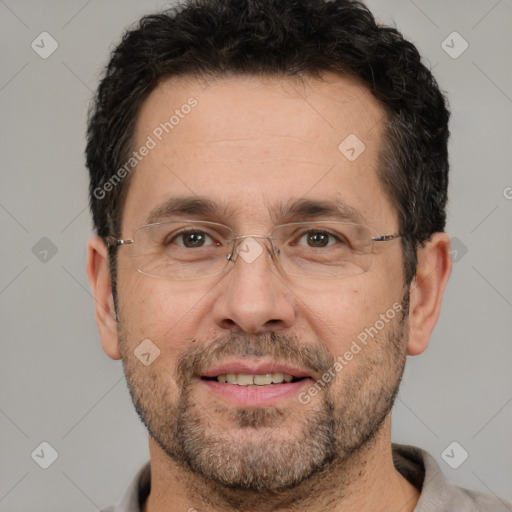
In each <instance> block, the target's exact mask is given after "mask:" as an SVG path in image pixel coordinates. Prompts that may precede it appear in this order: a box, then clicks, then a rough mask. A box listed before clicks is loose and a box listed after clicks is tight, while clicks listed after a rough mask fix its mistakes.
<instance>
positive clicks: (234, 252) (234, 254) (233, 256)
mask: <svg viewBox="0 0 512 512" xmlns="http://www.w3.org/2000/svg"><path fill="white" fill-rule="evenodd" d="M248 238H260V239H262V240H264V243H265V247H266V249H267V251H268V252H269V253H270V256H271V258H272V260H273V261H274V262H275V263H277V259H276V257H277V256H278V255H279V249H278V248H276V247H274V243H273V242H272V240H273V239H275V237H273V236H272V234H270V235H251V234H249V235H237V236H234V237H233V238H232V239H231V242H232V244H233V247H232V248H231V251H230V253H229V254H228V255H227V256H226V259H227V260H228V261H231V262H232V263H235V262H236V260H237V259H238V256H239V253H240V249H239V248H240V246H241V245H242V243H243V241H244V240H247V239H248Z"/></svg>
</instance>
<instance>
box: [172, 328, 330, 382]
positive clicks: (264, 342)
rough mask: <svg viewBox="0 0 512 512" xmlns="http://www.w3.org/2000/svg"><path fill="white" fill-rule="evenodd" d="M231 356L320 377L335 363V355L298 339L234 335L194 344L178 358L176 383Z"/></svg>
mask: <svg viewBox="0 0 512 512" xmlns="http://www.w3.org/2000/svg"><path fill="white" fill-rule="evenodd" d="M194 341H195V342H197V340H194ZM228 357H239V358H244V357H259V358H263V357H265V358H269V359H273V360H276V361H280V362H284V363H289V364H292V365H297V366H300V367H303V368H305V369H306V370H311V372H318V373H320V374H324V373H325V372H326V371H327V370H329V368H331V367H332V366H333V365H334V363H335V359H334V356H332V355H331V354H329V353H328V352H327V351H326V350H325V349H323V348H322V347H321V346H318V345H311V344H310V343H304V342H302V341H300V340H299V339H297V338H296V337H295V336H284V335H282V334H278V333H275V332H267V333H264V334H262V335H257V336H254V335H248V334H246V333H237V332H233V333H230V334H229V335H228V336H224V337H222V338H218V339H216V340H214V341H213V342H205V343H204V344H194V346H193V347H192V348H191V349H190V350H188V351H187V352H186V353H185V354H184V355H183V356H181V357H180V358H179V359H178V362H177V365H176V381H177V383H178V384H181V385H183V384H185V383H187V382H188V381H189V380H190V379H191V378H192V377H193V376H194V375H202V374H203V373H205V372H206V370H208V368H210V367H211V366H212V365H213V364H215V363H217V362H221V361H223V360H224V359H226V358H228Z"/></svg>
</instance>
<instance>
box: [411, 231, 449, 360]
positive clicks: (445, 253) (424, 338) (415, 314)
mask: <svg viewBox="0 0 512 512" xmlns="http://www.w3.org/2000/svg"><path fill="white" fill-rule="evenodd" d="M451 271H452V258H451V256H450V238H449V236H448V235H447V234H446V233H434V234H433V235H432V237H431V239H430V240H429V241H428V242H426V243H425V245H424V247H421V248H419V249H418V266H417V268H416V276H415V277H414V280H413V282H412V283H411V287H410V292H411V295H410V305H409V341H408V343H407V354H408V355H410V356H415V355H417V354H421V353H422V352H423V351H424V350H425V349H426V348H427V345H428V341H429V339H430V335H431V334H432V331H433V330H434V327H435V325H436V323H437V319H438V318H439V312H440V310H441V302H442V299H443V293H444V290H445V287H446V283H447V282H448V278H449V277H450V274H451Z"/></svg>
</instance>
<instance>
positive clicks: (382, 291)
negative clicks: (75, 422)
mask: <svg viewBox="0 0 512 512" xmlns="http://www.w3.org/2000/svg"><path fill="white" fill-rule="evenodd" d="M448 117H449V114H448V111H447V108H446V106H445V100H444V98H443V96H442V94H441V93H440V91H439V89H438V87H437V84H436V82H435V80H434V78H433V77H432V75H431V74H430V72H429V71H428V70H427V69H426V68H425V67H424V66H423V65H422V64H421V62H420V57H419V55H418V52H417V51H416V49H415V48H414V46H413V45H412V44H411V43H409V42H407V41H404V40H403V38H402V37H401V35H400V34H399V33H398V32H397V31H396V30H394V29H391V28H387V27H379V26H377V25H376V23H375V21H374V19H373V17H372V15H371V13H370V12H369V11H368V10H367V9H366V8H365V7H364V6H363V5H362V4H360V3H358V2H355V1H349V0H338V1H333V2H324V1H321V0H305V1H302V2H294V1H291V0H230V1H226V0H197V1H195V2H191V3H189V4H187V5H185V6H182V7H180V8H177V9H174V10H170V11H168V12H165V13H163V14H159V15H155V16H149V17H146V18H143V19H142V20H141V22H140V24H139V25H138V26H137V27H136V28H134V29H132V30H131V31H129V32H128V33H127V34H126V35H125V37H124V38H123V41H122V42H121V43H120V45H119V46H118V47H117V48H116V49H115V51H114V52H113V54H112V58H111V61H110V64H109V66H108V68H107V70H106V74H105V76H104V78H103V80H102V82H101V84H100V86H99V89H98V94H97V97H96V102H95V105H94V108H93V110H92V112H91V117H90V121H89V131H88V145H87V166H88V168H89V171H90V176H91V182H90V199H91V209H92V214H93V219H94V225H95V229H96V232H97V235H98V236H96V237H94V238H93V239H92V240H91V241H90V242H89V246H88V262H87V272H88V276H89V280H90V282H91V286H92V288H93V291H94V295H95V299H96V316H97V322H98V326H99V330H100V335H101V341H102V346H103V349H104V351H105V352H106V354H107V355H108V356H110V357H111V358H113V359H120V358H122V361H123V365H124V369H125V374H126V378H127V382H128V386H129V389H130V393H131V396H132V399H133V403H134V405H135V407H136V410H137V412H138V414H139V415H140V417H141V419H142V421H143V422H144V424H145V425H146V427H147V429H148V431H149V434H150V437H149V445H150V456H151V461H150V464H148V465H146V466H144V467H143V468H142V469H141V471H140V472H139V474H138V475H136V478H135V479H134V481H133V483H132V484H131V486H130V488H129V489H128V490H127V492H126V495H125V496H124V497H123V498H122V500H121V501H120V503H119V504H118V505H117V507H116V508H113V509H112V510H115V511H116V512H127V511H130V512H133V511H144V512H162V511H181V510H183V511H187V510H188V511H189V512H192V511H195V510H196V511H237V510H246V511H253V510H254V511H265V512H266V511H284V510H287V511H291V510H293V511H306V510H307V511H313V512H316V511H324V510H330V511H341V510H343V511H377V510H379V511H384V510H385V511H388V510H392V511H399V510H400V511H403V512H405V511H412V510H415V511H427V510H428V511H432V510H436V511H437V510H439V511H455V510H464V511H476V510H489V511H491V510H492V511H505V510H512V509H509V508H508V506H507V504H506V503H504V502H503V501H501V500H499V499H497V498H491V497H488V496H485V495H482V494H479V493H477V492H472V491H467V490H463V489H461V488H459V487H457V486H453V485H450V484H448V483H447V481H446V479H445V477H444V476H443V474H442V472H441V470H440V468H439V467H438V465H437V464H436V462H435V461H434V459H433V458H432V457H431V456H430V455H428V454H427V453H426V452H424V451H422V450H420V449H417V448H414V447H409V446H400V445H392V444H391V419H390V411H391V408H392V405H393V401H394V398H395V396H396V393H397V391H398V387H399V383H400V380H401V376H402V372H403V369H404V365H405V360H406V356H407V355H416V354H419V353H421V352H423V351H424V350H425V348H426V347H427V344H428V341H429V337H430V334H431V332H432V330H433V328H434V326H435V324H436V321H437V318H438V315H439V311H440V307H441V300H442V295H443V292H444V289H445V286H446V283H447V280H448V278H449V275H450V271H451V260H450V251H449V238H448V236H447V235H446V234H445V233H444V232H443V230H444V226H445V205H446V193H447V174H448V161H447V140H448V127H447V124H448Z"/></svg>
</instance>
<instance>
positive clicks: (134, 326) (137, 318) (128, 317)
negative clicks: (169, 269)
mask: <svg viewBox="0 0 512 512" xmlns="http://www.w3.org/2000/svg"><path fill="white" fill-rule="evenodd" d="M204 298H205V291H204V290H202V291H199V290H195V289H194V288H193V287H190V286H183V285H176V284H175V283H172V282H170V281H165V280H161V279H156V278H151V277H148V276H142V275H141V276H140V277H139V276H134V277H133V278H132V279H131V280H125V281H124V286H120V287H119V300H120V305H121V318H120V320H121V322H122V325H123V327H124V329H125V331H126V333H127V335H126V337H127V339H128V342H129V343H130V344H131V345H136V344H138V343H140V341H142V340H143V339H146V338H149V339H150V340H151V341H152V342H153V343H155V344H156V345H157V346H158V347H159V349H160V351H161V355H163V356H164V355H165V354H167V353H169V352H177V351H179V350H181V349H182V348H183V347H184V346H186V345H188V344H189V343H190V341H191V339H192V338H193V336H194V332H195V330H196V329H197V325H198V322H199V320H198V316H200V314H201V304H202V303H203V299H204Z"/></svg>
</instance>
